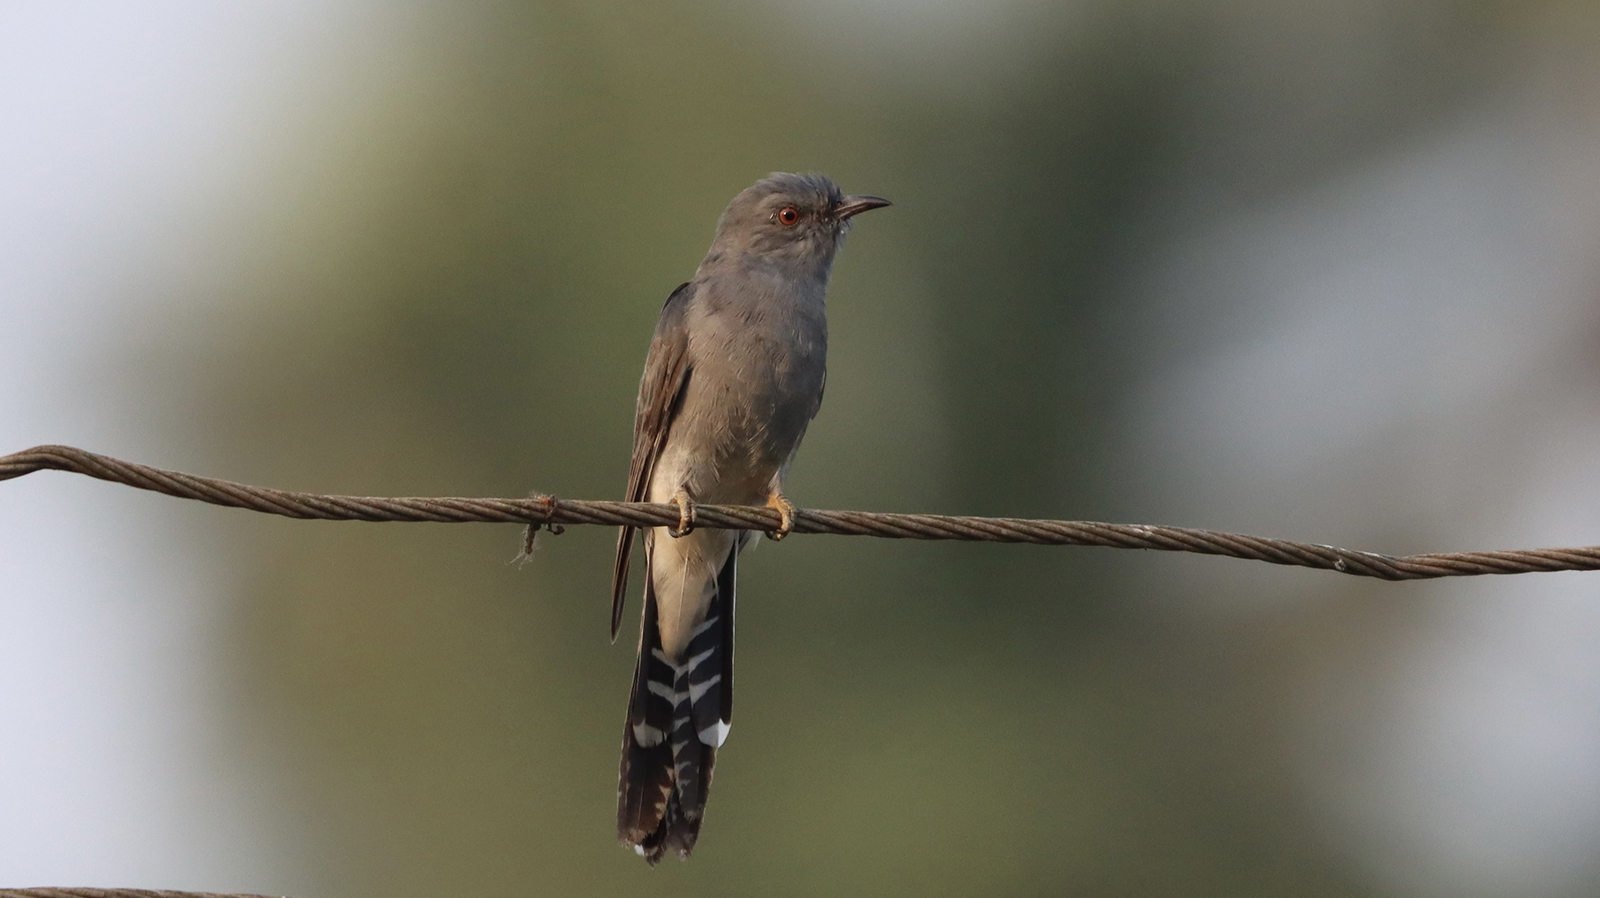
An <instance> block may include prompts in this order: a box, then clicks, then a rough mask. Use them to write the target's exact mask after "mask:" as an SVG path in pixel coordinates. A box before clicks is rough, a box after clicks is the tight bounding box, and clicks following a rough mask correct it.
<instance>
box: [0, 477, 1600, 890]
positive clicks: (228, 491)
mask: <svg viewBox="0 0 1600 898" xmlns="http://www.w3.org/2000/svg"><path fill="white" fill-rule="evenodd" d="M44 470H55V471H71V472H73V473H76V474H85V475H88V476H90V477H95V478H98V479H100V480H109V481H111V482H113V483H122V484H126V485H128V486H132V487H137V488H139V489H143V490H152V491H154V492H158V493H165V494H167V495H169V496H176V497H178V498H180V499H194V500H197V501H200V502H209V503H211V504H213V505H224V506H228V507H230V508H247V509H250V510H251V511H259V512H264V513H266V514H275V515H282V516H284V517H290V518H301V519H316V520H324V521H427V522H432V523H449V524H454V523H465V522H485V523H505V524H511V523H516V524H528V525H531V526H533V527H536V528H537V527H549V528H552V529H557V530H559V528H560V527H562V526H563V525H568V524H603V525H613V526H614V525H619V524H630V525H633V526H638V527H656V526H660V527H675V526H676V525H677V524H678V517H679V510H678V507H677V506H676V505H657V504H651V503H647V502H607V501H594V500H582V499H557V498H556V497H554V496H543V495H539V496H533V497H532V498H528V499H473V498H461V497H443V498H430V497H404V496H401V497H383V496H325V495H320V494H316V493H298V492H292V491H289V490H279V489H272V488H270V487H262V486H250V485H248V484H243V483H233V482H231V481H227V480H217V479H214V478H211V477H198V476H195V475H193V474H184V473H181V472H178V471H167V470H163V469H161V468H153V467H150V466H149V465H141V464H135V463H134V462H127V461H122V460H120V459H116V458H112V457H110V456H107V455H100V454H98V453H94V452H86V451H84V450H82V449H75V448H73V447H71V446H36V447H34V448H32V449H28V450H26V451H23V452H17V453H14V454H12V455H6V456H0V480H9V479H11V478H13V477H21V476H23V475H24V474H31V473H33V472H34V471H44ZM779 524H780V520H779V516H778V513H777V512H776V511H775V510H773V509H770V508H762V507H753V506H742V505H697V506H695V526H697V527H712V528H721V529H734V530H762V531H773V530H776V529H778V527H779ZM793 532H795V533H828V534H833V535H835V536H876V537H882V538H885V539H929V540H966V541H973V542H998V543H1035V544H1038V545H1051V546H1102V547H1106V548H1112V549H1155V550H1158V551H1164V552H1192V553H1196V554H1201V555H1222V556H1226V557H1229V558H1244V559H1249V560H1253V561H1265V562H1267V563H1269V564H1282V565H1294V566H1298V567H1309V568H1319V569H1322V570H1331V571H1338V572H1340V573H1345V574H1351V575H1354V576H1358V577H1377V578H1379V579H1383V580H1421V579H1431V578H1435V577H1470V576H1477V575H1480V574H1527V573H1537V572H1545V571H1592V570H1600V546H1584V547H1580V548H1570V549H1520V550H1506V551H1494V552H1443V553H1437V554H1428V555H1399V556H1395V555H1380V554H1378V553H1375V552H1356V551H1352V550H1350V549H1340V548H1337V547H1335V546H1324V545H1316V544H1312V543H1299V542H1293V541H1291V540H1284V539H1272V538H1270V537H1263V536H1248V535H1245V534H1240V533H1223V532H1219V531H1215V530H1196V529H1193V528H1189V527H1166V526H1162V525H1158V524H1106V523H1100V522H1097V521H1051V520H1036V519H1026V518H982V517H964V516H956V515H938V514H889V513H883V512H868V511H816V510H812V509H801V510H800V511H799V512H798V514H797V515H796V516H795V521H794V531H793ZM5 894H6V893H0V898H3V896H4V895H5ZM152 894H154V893H152Z"/></svg>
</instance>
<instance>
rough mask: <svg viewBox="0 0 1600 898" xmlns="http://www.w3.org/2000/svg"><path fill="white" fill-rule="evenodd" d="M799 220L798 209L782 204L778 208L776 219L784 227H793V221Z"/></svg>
mask: <svg viewBox="0 0 1600 898" xmlns="http://www.w3.org/2000/svg"><path fill="white" fill-rule="evenodd" d="M799 220H800V210H799V209H796V208H795V207H793V206H784V207H783V208H782V209H779V210H778V221H779V222H780V223H781V224H782V225H783V226H784V227H786V228H790V227H794V223H795V222H797V221H799Z"/></svg>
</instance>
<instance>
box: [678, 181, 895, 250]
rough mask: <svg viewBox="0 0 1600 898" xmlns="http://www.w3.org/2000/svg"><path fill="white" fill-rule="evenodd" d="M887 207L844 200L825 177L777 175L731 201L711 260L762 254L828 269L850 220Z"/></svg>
mask: <svg viewBox="0 0 1600 898" xmlns="http://www.w3.org/2000/svg"><path fill="white" fill-rule="evenodd" d="M887 205H889V201H888V200H886V199H882V198H880V197H876V196H846V195H845V194H844V193H843V192H841V191H840V190H839V185H837V184H835V183H833V182H832V181H830V180H828V178H826V177H824V176H822V175H796V174H789V173H786V172H777V173H774V174H771V175H768V176H767V177H765V178H762V179H761V180H759V181H757V182H755V183H754V184H752V185H751V186H749V187H747V188H745V189H744V191H743V192H741V193H740V194H739V195H738V196H736V197H734V198H733V201H732V202H730V203H728V208H727V209H726V210H724V211H723V213H722V218H721V219H720V220H719V221H718V222H717V237H716V240H714V241H713V242H712V244H711V253H712V257H716V256H719V255H720V257H721V258H729V257H747V256H758V257H764V258H766V259H768V260H771V261H773V262H789V263H798V264H820V265H822V266H824V267H825V268H826V267H827V266H830V265H831V264H832V262H833V254H834V252H835V251H837V250H838V248H839V244H840V243H842V242H843V241H844V235H845V232H846V231H847V230H849V228H850V219H851V218H852V217H853V216H855V215H858V214H860V213H862V212H866V211H867V210H869V209H878V208H882V207H883V206H887ZM710 259H711V257H708V261H710Z"/></svg>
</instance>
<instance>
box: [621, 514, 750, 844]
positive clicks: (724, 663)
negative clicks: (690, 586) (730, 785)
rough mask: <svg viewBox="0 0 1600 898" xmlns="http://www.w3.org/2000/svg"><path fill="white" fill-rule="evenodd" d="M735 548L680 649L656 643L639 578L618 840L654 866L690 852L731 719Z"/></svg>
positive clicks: (651, 604)
mask: <svg viewBox="0 0 1600 898" xmlns="http://www.w3.org/2000/svg"><path fill="white" fill-rule="evenodd" d="M738 557H739V548H738V546H737V545H735V546H734V547H733V548H732V550H731V551H729V552H728V560H727V561H726V562H724V563H723V565H722V569H721V570H720V571H718V573H717V582H716V596H715V598H714V599H713V600H712V602H711V606H710V608H709V609H708V611H707V612H706V617H705V619H704V621H702V622H701V624H700V625H699V626H698V627H696V628H695V631H694V636H693V637H692V638H691V639H690V640H689V646H688V648H687V650H686V651H685V652H684V656H683V657H682V658H679V659H674V658H669V657H668V656H667V655H666V654H665V653H664V652H663V651H662V650H661V634H660V631H659V630H658V629H657V625H656V595H655V587H654V585H653V583H652V581H651V578H650V577H648V576H646V578H645V594H644V623H643V625H642V626H641V628H640V634H639V660H638V663H637V666H636V667H635V668H634V674H633V696H632V697H631V698H630V699H629V701H628V719H627V720H626V721H625V722H624V725H623V728H622V771H621V773H620V775H619V777H618V782H617V838H618V839H619V840H621V841H622V843H623V844H624V845H631V846H632V847H633V849H634V850H635V851H637V852H638V853H639V854H640V855H642V856H643V857H644V859H645V860H647V861H649V862H650V863H651V864H654V863H656V862H657V861H659V860H661V856H662V854H664V853H665V852H667V851H668V850H671V851H676V852H677V853H678V855H679V856H680V857H684V858H687V857H688V856H689V852H691V851H693V850H694V843H695V840H696V839H697V838H699V836H700V823H701V821H702V820H703V819H704V816H705V809H706V797H707V796H708V795H709V794H710V791H711V768H712V766H713V765H714V764H715V763H716V759H717V748H718V747H719V746H720V745H722V741H723V740H724V739H726V738H727V736H728V726H729V724H731V723H732V720H733V607H734V595H733V592H734V579H735V574H736V569H737V567H738Z"/></svg>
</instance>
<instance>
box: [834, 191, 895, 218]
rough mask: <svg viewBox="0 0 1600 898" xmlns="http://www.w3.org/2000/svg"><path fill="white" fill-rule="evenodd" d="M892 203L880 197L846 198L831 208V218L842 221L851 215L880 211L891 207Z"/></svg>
mask: <svg viewBox="0 0 1600 898" xmlns="http://www.w3.org/2000/svg"><path fill="white" fill-rule="evenodd" d="M892 205H894V204H893V203H891V202H889V201H888V200H886V199H884V198H883V197H881V196H847V197H845V198H844V199H841V200H840V201H839V205H837V206H834V207H833V217H834V218H837V219H839V220H840V221H844V220H845V219H847V218H849V217H850V216H852V215H860V214H861V213H863V212H866V211H867V210H869V209H882V208H883V207H884V206H892Z"/></svg>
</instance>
